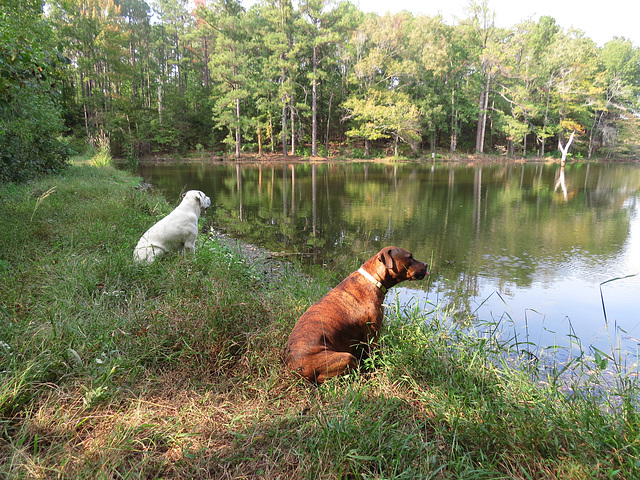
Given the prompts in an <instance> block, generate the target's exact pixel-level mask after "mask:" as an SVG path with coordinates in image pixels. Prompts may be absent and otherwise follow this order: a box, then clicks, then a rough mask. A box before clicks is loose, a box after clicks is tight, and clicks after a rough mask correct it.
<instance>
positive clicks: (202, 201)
mask: <svg viewBox="0 0 640 480" xmlns="http://www.w3.org/2000/svg"><path fill="white" fill-rule="evenodd" d="M198 200H199V201H200V206H201V207H202V208H207V207H208V206H209V205H211V201H210V200H209V197H207V195H206V194H205V193H204V192H198Z"/></svg>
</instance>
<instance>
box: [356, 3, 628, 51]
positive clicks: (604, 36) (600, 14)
mask: <svg viewBox="0 0 640 480" xmlns="http://www.w3.org/2000/svg"><path fill="white" fill-rule="evenodd" d="M352 2H353V3H354V4H355V5H358V6H359V8H360V10H362V11H363V12H376V13H378V14H380V15H384V14H385V13H387V12H390V13H397V12H400V11H402V10H407V11H408V12H411V13H413V14H416V15H417V14H424V15H430V16H434V15H438V14H440V15H442V18H443V20H444V21H445V23H447V24H449V25H453V24H455V23H456V21H455V18H460V19H463V18H466V17H467V13H466V12H467V10H468V7H469V5H470V3H471V2H470V0H391V1H390V0H352ZM476 3H480V1H478V2H476ZM488 6H489V9H490V10H492V11H493V12H495V14H496V17H495V19H496V25H497V26H498V27H511V26H513V25H516V24H517V23H520V22H521V21H522V20H526V19H529V18H531V19H532V20H535V21H537V20H538V19H539V18H540V17H541V16H544V15H546V16H550V17H553V18H555V20H556V23H557V24H558V25H560V26H561V27H562V28H563V29H565V30H568V29H569V28H570V27H574V28H575V29H579V30H582V31H583V32H584V33H585V34H586V36H587V37H589V38H591V39H592V40H593V41H594V42H596V44H598V45H599V46H602V45H604V44H605V43H606V42H608V41H609V40H611V39H613V37H625V38H627V39H629V40H631V42H632V43H633V45H634V46H635V47H639V48H640V0H530V1H518V0H488Z"/></svg>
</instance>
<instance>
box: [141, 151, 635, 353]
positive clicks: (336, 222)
mask: <svg viewBox="0 0 640 480" xmlns="http://www.w3.org/2000/svg"><path fill="white" fill-rule="evenodd" d="M139 174H140V175H141V176H142V177H143V178H145V180H147V181H149V182H151V183H153V184H154V185H156V187H157V188H159V189H160V191H162V192H163V193H164V194H165V195H166V197H167V199H168V200H169V202H171V203H172V204H177V203H178V200H179V195H180V193H181V192H183V191H186V190H190V189H198V190H202V191H204V192H206V193H207V194H208V195H209V196H210V197H211V200H212V208H211V209H209V210H208V211H206V212H205V213H204V216H205V218H206V219H207V221H208V222H211V223H213V224H214V225H215V226H216V227H218V228H221V229H223V230H225V231H226V232H227V233H229V234H231V235H232V236H234V237H237V238H241V239H243V240H244V241H247V242H249V243H253V244H255V245H258V246H261V247H264V248H266V249H268V250H270V251H273V252H289V253H291V254H294V255H295V256H296V257H297V258H299V259H300V260H301V261H302V262H303V264H305V265H307V266H310V265H325V266H326V268H329V269H332V271H335V276H336V279H339V278H342V277H343V276H345V275H347V274H348V273H350V272H351V271H353V270H355V269H356V268H357V267H358V266H359V265H360V263H361V262H362V261H364V260H366V259H367V258H369V257H371V256H372V255H373V254H374V253H375V252H377V251H378V250H379V249H380V248H381V247H384V246H386V245H397V246H402V247H404V248H406V249H408V250H410V251H412V252H413V254H414V256H415V257H416V258H418V259H420V260H423V261H427V262H428V263H429V264H430V265H431V267H430V268H431V276H430V278H429V279H428V280H425V281H422V282H412V283H410V284H408V285H407V284H404V285H403V288H399V287H397V288H396V289H394V290H395V291H396V293H395V294H394V295H395V297H396V298H395V299H394V296H393V295H391V296H388V297H387V301H388V303H390V302H394V301H398V302H403V303H410V302H423V303H426V304H428V305H431V304H433V305H447V306H448V307H449V308H452V309H453V310H458V311H461V312H462V311H464V312H470V313H472V314H473V315H474V316H475V318H476V319H477V321H478V322H489V323H492V324H496V325H497V324H500V325H501V328H506V330H508V331H510V332H511V333H510V334H512V335H513V336H514V337H517V339H518V340H519V341H522V342H532V344H535V345H536V346H537V348H546V347H551V346H553V345H561V346H564V347H570V348H573V347H575V346H579V347H580V348H581V349H582V350H585V351H589V350H592V351H593V347H595V348H597V349H599V350H602V351H603V352H606V353H608V352H611V351H612V349H613V350H616V351H617V349H619V348H620V347H622V349H623V350H624V351H625V352H627V353H628V354H629V355H628V357H626V360H625V361H629V362H635V359H636V357H637V350H638V347H639V343H638V340H637V338H638V337H639V336H640V314H639V313H638V312H639V311H640V308H639V307H640V275H636V274H638V273H640V215H639V213H638V203H639V202H638V201H639V198H640V164H619V163H591V162H590V163H576V164H569V165H567V166H566V167H564V168H561V167H560V166H559V165H557V164H542V163H500V164H469V165H464V164H438V163H435V164H431V163H430V162H429V163H393V164H381V163H313V164H312V163H308V162H300V163H275V164H244V163H238V164H234V163H217V164H210V163H196V164H193V163H192V164H180V165H163V166H151V165H144V166H141V167H140V169H139ZM629 366H631V365H629Z"/></svg>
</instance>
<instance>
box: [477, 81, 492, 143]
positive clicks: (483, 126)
mask: <svg viewBox="0 0 640 480" xmlns="http://www.w3.org/2000/svg"><path fill="white" fill-rule="evenodd" d="M490 88H491V75H490V74H488V73H487V82H486V84H485V88H484V90H483V91H482V92H481V93H480V101H479V102H478V106H479V107H480V112H479V114H478V127H477V130H476V151H477V152H478V153H483V152H484V137H485V133H486V130H487V108H489V90H490Z"/></svg>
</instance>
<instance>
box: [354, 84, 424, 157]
mask: <svg viewBox="0 0 640 480" xmlns="http://www.w3.org/2000/svg"><path fill="white" fill-rule="evenodd" d="M344 108H345V109H347V112H348V114H347V116H346V118H347V119H352V120H353V123H354V128H352V129H351V130H349V131H347V136H349V137H361V138H364V139H365V140H366V141H371V140H377V139H380V138H390V137H393V140H394V142H393V143H394V155H395V156H396V157H397V156H398V147H399V142H400V141H403V142H405V143H408V144H409V145H410V146H411V147H412V149H413V150H414V151H415V150H416V149H417V147H416V143H417V141H418V140H419V138H420V135H419V113H418V109H417V108H416V106H415V105H414V104H413V103H412V102H411V99H410V98H409V96H408V95H407V94H405V93H402V92H395V91H386V92H385V91H378V90H372V91H371V92H370V93H369V94H368V95H367V96H366V98H365V99H357V98H354V97H352V98H350V99H348V100H347V101H346V102H345V103H344ZM368 155H369V152H368V151H365V156H368Z"/></svg>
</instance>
